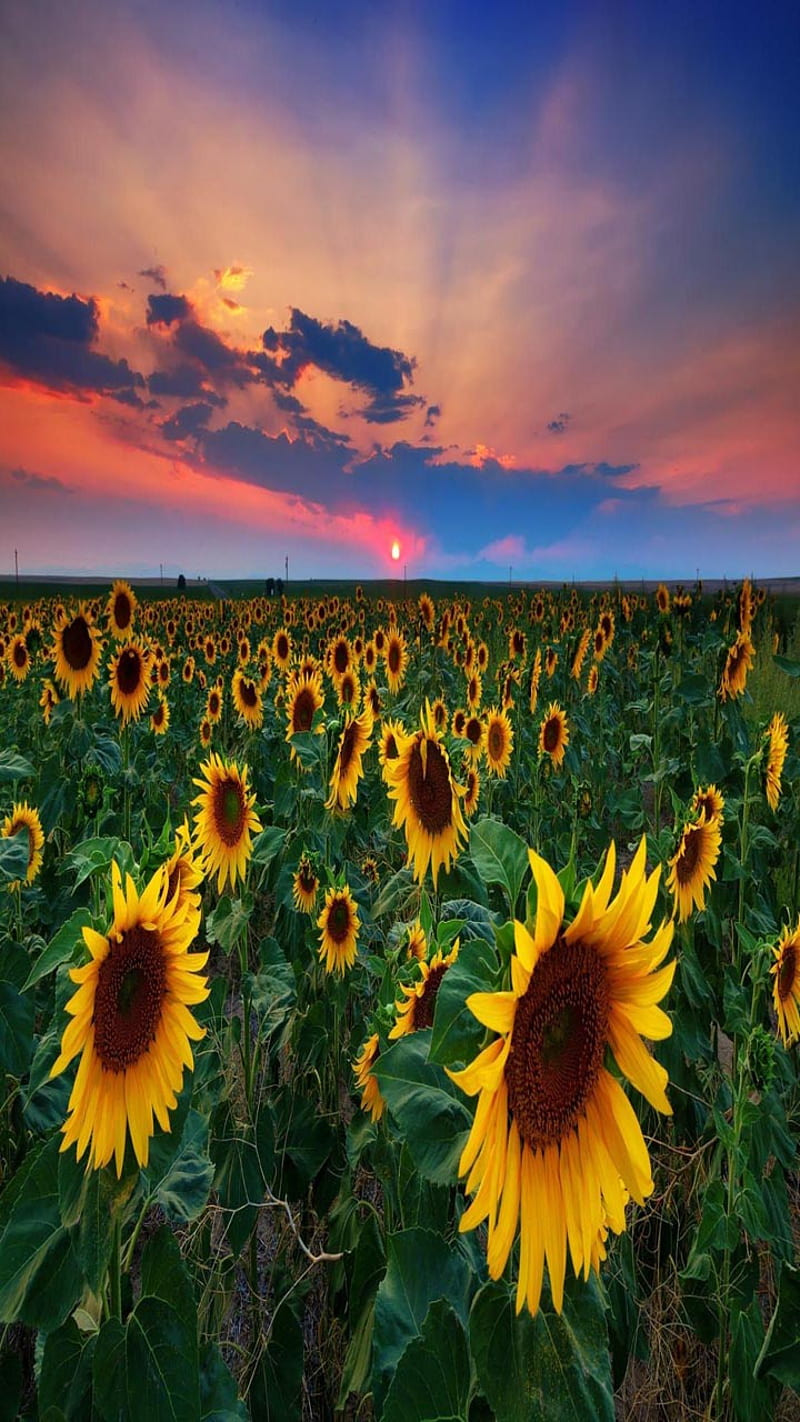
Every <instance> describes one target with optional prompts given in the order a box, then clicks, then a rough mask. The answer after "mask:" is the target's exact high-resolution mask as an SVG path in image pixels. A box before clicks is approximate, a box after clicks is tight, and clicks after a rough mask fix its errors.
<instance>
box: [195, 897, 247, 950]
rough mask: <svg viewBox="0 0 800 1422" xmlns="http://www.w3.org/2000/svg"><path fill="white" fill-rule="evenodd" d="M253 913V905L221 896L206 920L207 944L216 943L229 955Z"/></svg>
mask: <svg viewBox="0 0 800 1422" xmlns="http://www.w3.org/2000/svg"><path fill="white" fill-rule="evenodd" d="M252 912H253V904H252V901H250V902H242V900H241V899H229V898H228V895H227V894H223V896H222V898H221V899H220V901H219V903H218V904H217V907H216V908H215V909H214V910H213V912H212V913H210V914H209V915H208V918H207V919H206V937H207V939H208V941H209V943H218V944H219V945H220V948H224V950H225V952H226V953H230V952H231V951H232V950H233V949H234V948H235V947H236V945H237V943H238V942H239V939H240V938H241V936H242V934H243V933H244V932H245V931H246V929H247V925H248V923H249V922H250V915H251V914H252Z"/></svg>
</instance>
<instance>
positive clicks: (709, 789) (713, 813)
mask: <svg viewBox="0 0 800 1422" xmlns="http://www.w3.org/2000/svg"><path fill="white" fill-rule="evenodd" d="M724 809H725V800H724V798H723V796H722V794H721V793H720V791H719V790H718V789H717V787H716V785H706V787H705V789H703V788H702V787H701V788H700V789H699V790H695V792H694V795H693V796H692V810H693V811H694V812H695V813H696V814H699V813H700V811H701V810H705V812H706V819H707V820H717V822H718V823H719V825H720V826H721V825H722V821H723V817H724V816H723V811H724Z"/></svg>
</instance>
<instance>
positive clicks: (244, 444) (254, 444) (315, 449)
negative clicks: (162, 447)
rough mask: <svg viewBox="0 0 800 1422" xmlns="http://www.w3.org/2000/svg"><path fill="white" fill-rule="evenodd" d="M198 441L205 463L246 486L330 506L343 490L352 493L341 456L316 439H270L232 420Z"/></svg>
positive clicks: (352, 481) (345, 453)
mask: <svg viewBox="0 0 800 1422" xmlns="http://www.w3.org/2000/svg"><path fill="white" fill-rule="evenodd" d="M200 442H201V447H202V451H203V455H204V457H205V460H206V462H207V463H208V464H211V465H213V466H214V467H215V468H217V469H219V470H221V471H223V472H224V473H226V474H229V475H231V476H233V477H234V478H240V479H244V480H245V481H246V482H247V483H249V484H259V485H261V486H262V487H263V488H266V489H277V490H280V491H281V492H282V493H289V494H297V495H299V496H300V497H302V498H310V499H314V500H319V501H320V502H322V503H326V504H334V505H335V504H337V503H339V502H341V500H342V497H343V495H344V492H345V489H346V488H348V487H349V489H350V491H351V494H352V491H353V490H354V482H355V481H354V478H353V476H350V475H346V474H345V473H344V463H345V460H346V459H347V457H348V455H347V452H346V451H343V450H340V449H339V448H335V447H332V446H331V445H330V444H328V443H324V442H322V441H320V440H315V439H295V440H290V439H289V438H288V436H287V435H285V434H279V435H276V436H274V437H273V436H271V435H266V434H264V432H263V430H259V429H254V428H253V427H252V426H251V425H241V424H239V423H238V421H235V420H233V421H231V422H230V423H229V424H227V425H225V427H224V428H223V429H220V430H208V431H206V432H204V433H201V436H200Z"/></svg>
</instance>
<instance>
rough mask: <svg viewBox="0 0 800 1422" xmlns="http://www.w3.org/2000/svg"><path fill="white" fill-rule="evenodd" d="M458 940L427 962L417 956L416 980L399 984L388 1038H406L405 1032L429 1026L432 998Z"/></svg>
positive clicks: (453, 953)
mask: <svg viewBox="0 0 800 1422" xmlns="http://www.w3.org/2000/svg"><path fill="white" fill-rule="evenodd" d="M458 949H459V940H458V939H456V941H455V943H454V944H453V947H452V948H451V950H450V952H449V953H448V954H447V955H446V956H445V954H444V953H442V951H441V949H438V950H437V952H436V953H434V955H433V957H432V958H431V960H430V962H427V961H426V960H425V959H424V958H420V959H419V967H420V975H421V976H420V977H419V979H418V981H417V982H415V983H411V984H410V985H408V984H406V983H401V984H400V991H401V993H402V994H403V997H401V998H399V999H398V1000H397V1002H396V1003H395V1013H396V1019H397V1020H396V1021H395V1024H394V1027H393V1028H392V1030H391V1032H390V1033H389V1040H390V1041H394V1040H395V1039H396V1038H397V1037H406V1036H407V1035H408V1033H409V1032H421V1031H422V1030H423V1028H425V1027H432V1026H433V1014H434V1009H435V1007H436V997H437V994H438V992H439V988H440V986H441V981H442V978H443V977H444V975H445V973H446V972H447V969H448V968H450V967H452V965H453V963H454V962H455V961H456V958H457V957H458Z"/></svg>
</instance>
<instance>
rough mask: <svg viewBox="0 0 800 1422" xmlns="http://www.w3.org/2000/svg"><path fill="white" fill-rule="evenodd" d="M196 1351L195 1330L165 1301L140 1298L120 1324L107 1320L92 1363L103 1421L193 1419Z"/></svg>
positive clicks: (197, 1400) (186, 1421)
mask: <svg viewBox="0 0 800 1422" xmlns="http://www.w3.org/2000/svg"><path fill="white" fill-rule="evenodd" d="M193 1350H194V1351H193ZM196 1350H197V1338H196V1333H195V1335H194V1337H193V1336H192V1333H191V1330H190V1329H188V1328H187V1326H186V1324H185V1323H184V1322H183V1320H182V1319H181V1318H180V1316H179V1315H178V1313H177V1312H176V1310H175V1309H174V1308H172V1307H171V1306H170V1305H169V1304H167V1303H165V1302H164V1301H163V1299H160V1298H152V1297H150V1296H146V1297H143V1298H141V1299H140V1300H139V1302H138V1304H137V1305H136V1308H135V1309H134V1310H133V1313H132V1314H131V1315H130V1318H129V1319H128V1322H127V1324H126V1325H125V1327H124V1328H123V1326H122V1324H121V1323H120V1321H119V1319H117V1318H110V1319H109V1320H108V1322H106V1323H104V1324H103V1327H102V1328H101V1330H100V1333H99V1334H98V1337H97V1343H96V1346H95V1353H94V1367H93V1376H94V1389H95V1405H96V1407H97V1409H98V1411H99V1412H100V1415H101V1417H103V1419H104V1422H123V1419H124V1422H197V1418H198V1416H199V1415H200V1383H199V1377H198V1370H197V1351H196Z"/></svg>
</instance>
